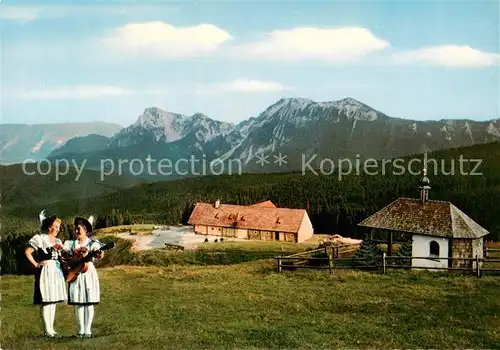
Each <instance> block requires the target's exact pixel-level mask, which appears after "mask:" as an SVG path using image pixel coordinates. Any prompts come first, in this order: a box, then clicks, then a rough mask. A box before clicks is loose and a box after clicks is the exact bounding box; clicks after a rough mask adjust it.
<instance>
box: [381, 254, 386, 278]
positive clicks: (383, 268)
mask: <svg viewBox="0 0 500 350" xmlns="http://www.w3.org/2000/svg"><path fill="white" fill-rule="evenodd" d="M382 271H383V272H384V275H385V252H384V253H383V254H382Z"/></svg>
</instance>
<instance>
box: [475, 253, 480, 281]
mask: <svg viewBox="0 0 500 350" xmlns="http://www.w3.org/2000/svg"><path fill="white" fill-rule="evenodd" d="M476 272H477V277H478V278H479V277H481V269H480V267H479V256H478V255H477V254H476Z"/></svg>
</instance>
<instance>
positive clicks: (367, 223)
mask: <svg viewBox="0 0 500 350" xmlns="http://www.w3.org/2000/svg"><path fill="white" fill-rule="evenodd" d="M429 184H430V181H429V179H428V178H427V171H426V169H424V177H423V178H422V179H421V180H420V185H421V186H420V199H414V198H399V199H397V200H395V201H394V202H392V203H390V204H389V205H387V206H386V207H384V208H382V209H381V210H380V211H378V212H376V213H375V214H373V215H371V216H369V217H368V218H366V219H365V220H363V221H362V222H360V223H359V224H358V225H359V226H362V227H366V228H369V229H373V230H376V231H378V232H380V231H383V232H384V233H385V234H386V235H387V237H388V252H391V251H392V249H391V247H392V235H393V233H405V234H409V235H410V236H411V239H412V256H413V257H425V258H430V259H412V266H414V267H423V268H425V267H441V268H448V267H473V266H475V263H473V262H472V261H470V260H469V261H467V260H453V259H451V260H450V259H445V260H443V259H439V258H443V257H444V258H449V257H451V258H476V256H477V257H478V258H480V259H481V258H483V245H484V242H483V237H484V236H486V235H487V234H489V232H488V231H487V230H485V229H484V228H483V227H481V226H480V225H479V224H477V223H476V222H475V221H474V220H472V219H471V218H470V217H468V216H467V215H466V214H465V213H464V212H462V211H461V210H460V209H458V208H457V207H456V206H454V205H453V204H452V203H450V202H445V201H437V200H429V198H428V194H429V189H430V186H429ZM372 233H373V231H372Z"/></svg>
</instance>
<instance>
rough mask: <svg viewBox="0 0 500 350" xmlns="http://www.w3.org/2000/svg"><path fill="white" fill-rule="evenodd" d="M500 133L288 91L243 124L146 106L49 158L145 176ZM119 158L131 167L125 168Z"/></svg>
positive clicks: (261, 168) (267, 165)
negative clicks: (122, 124)
mask: <svg viewBox="0 0 500 350" xmlns="http://www.w3.org/2000/svg"><path fill="white" fill-rule="evenodd" d="M498 140H500V119H492V120H489V121H480V122H479V121H472V120H462V119H461V120H458V119H455V120H454V119H446V120H439V121H435V120H434V121H418V120H410V119H400V118H393V117H390V116H388V115H386V114H384V113H382V112H380V111H378V110H376V109H374V108H372V107H370V106H368V105H366V104H364V103H362V102H359V101H357V100H355V99H353V98H345V99H342V100H339V101H332V102H315V101H312V100H309V99H305V98H282V99H280V100H279V101H277V102H276V103H274V104H273V105H271V106H269V107H268V108H267V109H265V110H264V111H263V112H262V113H260V114H259V115H258V116H256V117H252V118H250V119H248V120H245V121H243V122H241V123H238V124H231V123H227V122H222V121H217V120H214V119H211V118H209V117H207V116H205V115H203V114H200V113H197V114H194V115H192V116H186V115H182V114H177V113H172V112H167V111H164V110H161V109H159V108H156V107H150V108H146V109H145V110H144V113H143V114H142V115H140V116H139V118H138V119H137V121H136V122H135V123H133V124H132V125H130V126H128V127H126V128H123V129H121V130H120V131H118V132H116V133H115V134H113V135H110V136H109V135H103V134H101V135H100V136H96V135H87V136H83V137H78V138H74V139H71V140H69V141H68V142H66V143H65V144H64V145H62V146H61V147H57V148H54V150H53V151H52V153H51V154H50V155H49V156H48V158H49V159H50V160H52V161H55V160H57V159H67V160H69V161H71V160H73V161H74V162H77V164H85V167H86V168H89V169H101V166H102V164H104V163H103V160H106V162H107V163H106V164H107V165H109V164H111V163H113V167H112V169H113V170H114V171H118V170H119V169H120V171H121V172H122V173H127V172H130V171H136V172H138V171H139V172H140V175H143V176H145V177H150V176H153V175H154V176H159V174H160V173H159V172H157V170H158V164H159V163H160V161H162V164H163V168H162V171H163V175H164V176H161V177H162V178H164V177H165V176H167V178H178V177H179V176H180V175H187V176H190V175H200V174H217V173H219V172H223V173H236V172H238V171H240V170H241V171H242V172H276V171H300V170H301V169H302V167H303V164H304V160H308V164H309V165H310V166H311V167H313V168H318V167H319V166H320V162H321V161H322V160H324V159H326V158H328V159H331V160H333V161H334V162H335V164H337V163H336V162H337V161H338V160H339V159H343V158H349V159H351V160H355V159H360V160H363V159H367V158H375V159H382V158H386V159H388V158H394V157H400V156H406V155H409V154H416V153H424V152H430V151H434V150H439V149H449V148H455V147H462V146H470V145H474V144H480V143H488V142H494V141H498ZM4 147H5V146H4ZM280 153H281V157H282V158H281V160H282V161H281V162H280V161H278V158H277V157H279V156H280ZM132 159H138V160H140V161H142V164H143V166H144V164H146V161H151V169H153V173H152V172H151V171H146V170H143V171H140V166H137V165H138V164H136V165H135V166H131V163H127V162H128V161H131V160H132ZM259 159H260V160H261V161H260V162H258V160H259ZM119 162H121V164H122V165H124V166H122V167H120V168H118V164H119ZM189 162H193V164H194V165H193V164H191V163H189ZM211 162H212V163H211ZM210 164H212V165H214V166H213V167H210ZM238 164H240V165H241V168H239V165H238ZM129 165H130V166H129ZM134 169H135V170H134Z"/></svg>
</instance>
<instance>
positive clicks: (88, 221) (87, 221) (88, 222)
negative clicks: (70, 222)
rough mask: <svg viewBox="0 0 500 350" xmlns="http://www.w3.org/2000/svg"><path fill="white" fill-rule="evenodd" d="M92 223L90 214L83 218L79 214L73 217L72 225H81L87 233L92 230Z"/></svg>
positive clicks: (92, 218) (92, 219)
mask: <svg viewBox="0 0 500 350" xmlns="http://www.w3.org/2000/svg"><path fill="white" fill-rule="evenodd" d="M93 224H94V217H93V216H92V215H90V217H89V218H88V219H85V218H83V217H81V216H78V217H76V218H75V222H74V225H75V227H76V226H78V225H83V226H85V228H86V229H87V233H90V232H92V225H93Z"/></svg>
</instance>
